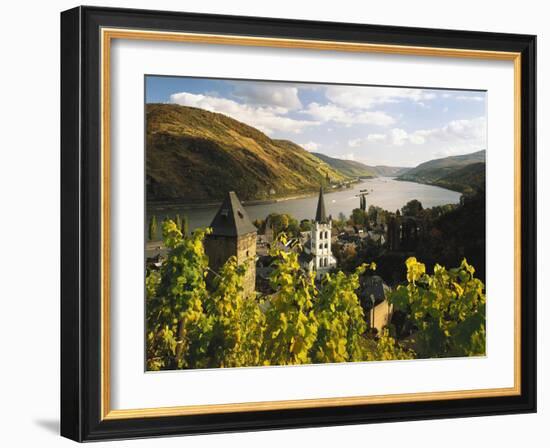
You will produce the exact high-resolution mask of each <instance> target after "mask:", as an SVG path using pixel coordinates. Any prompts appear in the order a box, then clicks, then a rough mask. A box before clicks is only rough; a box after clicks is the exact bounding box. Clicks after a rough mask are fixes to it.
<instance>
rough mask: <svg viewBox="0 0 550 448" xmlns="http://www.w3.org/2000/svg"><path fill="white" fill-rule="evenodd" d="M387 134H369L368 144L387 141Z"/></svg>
mask: <svg viewBox="0 0 550 448" xmlns="http://www.w3.org/2000/svg"><path fill="white" fill-rule="evenodd" d="M386 138H387V136H386V134H369V135H367V141H368V142H382V141H384V140H386Z"/></svg>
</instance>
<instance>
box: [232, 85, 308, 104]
mask: <svg viewBox="0 0 550 448" xmlns="http://www.w3.org/2000/svg"><path fill="white" fill-rule="evenodd" d="M233 96H234V97H235V98H238V99H240V100H242V101H243V102H245V103H246V104H256V105H261V106H267V107H283V108H285V109H287V110H295V109H300V108H301V107H302V103H301V101H300V98H299V97H298V88H297V87H289V86H281V85H269V84H241V83H239V84H235V86H234V88H233Z"/></svg>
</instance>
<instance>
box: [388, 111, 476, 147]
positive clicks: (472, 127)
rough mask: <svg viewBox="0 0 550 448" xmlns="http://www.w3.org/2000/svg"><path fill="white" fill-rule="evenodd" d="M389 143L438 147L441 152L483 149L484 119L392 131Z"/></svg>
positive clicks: (454, 121) (455, 121)
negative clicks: (408, 130)
mask: <svg viewBox="0 0 550 448" xmlns="http://www.w3.org/2000/svg"><path fill="white" fill-rule="evenodd" d="M390 141H391V143H392V144H393V145H395V146H403V145H404V144H405V143H411V144H413V145H424V144H426V143H431V144H436V145H439V146H440V147H441V148H440V149H441V150H445V149H446V148H447V149H448V150H449V148H451V149H450V150H451V151H452V148H457V149H458V148H465V149H467V148H468V147H472V148H474V149H475V148H484V147H485V146H486V125H485V118H484V117H479V118H474V119H472V120H453V121H450V122H449V123H447V124H446V125H445V126H442V127H440V128H433V129H420V130H417V131H414V132H407V131H405V130H403V129H396V128H395V129H392V130H391V131H390Z"/></svg>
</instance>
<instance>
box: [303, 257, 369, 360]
mask: <svg viewBox="0 0 550 448" xmlns="http://www.w3.org/2000/svg"><path fill="white" fill-rule="evenodd" d="M375 268H376V266H375V265H374V263H373V264H370V265H367V264H363V265H361V266H360V267H359V268H357V269H356V270H355V272H354V273H352V274H350V275H346V274H344V273H343V272H342V271H340V272H338V273H336V274H334V275H331V274H327V275H326V276H325V277H324V278H323V281H322V284H321V289H320V291H319V294H318V297H317V299H316V301H315V305H314V312H315V316H316V318H317V322H318V330H317V338H316V340H315V344H314V345H313V347H312V349H311V358H312V360H313V362H318V363H326V362H346V361H362V360H364V359H365V353H364V350H363V349H364V344H363V343H362V340H363V333H364V332H365V331H366V329H367V325H366V323H365V316H364V313H363V308H362V307H361V304H360V301H359V298H358V297H357V294H356V293H355V291H356V290H357V288H359V276H360V275H362V274H363V273H364V272H365V270H366V269H375Z"/></svg>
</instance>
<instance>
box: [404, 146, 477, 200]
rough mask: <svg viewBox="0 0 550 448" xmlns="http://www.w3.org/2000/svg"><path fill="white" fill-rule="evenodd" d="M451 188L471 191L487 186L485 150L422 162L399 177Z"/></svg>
mask: <svg viewBox="0 0 550 448" xmlns="http://www.w3.org/2000/svg"><path fill="white" fill-rule="evenodd" d="M398 179H399V180H408V181H412V182H419V183H424V184H430V185H437V186H440V187H444V188H448V189H450V190H455V191H460V192H463V193H464V192H471V191H472V190H476V189H479V188H484V187H485V150H483V151H478V152H474V153H471V154H464V155H460V156H451V157H445V158H442V159H435V160H430V161H428V162H424V163H421V164H420V165H418V166H417V167H416V168H412V169H410V170H409V171H407V172H406V173H404V174H402V175H400V176H399V177H398Z"/></svg>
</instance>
